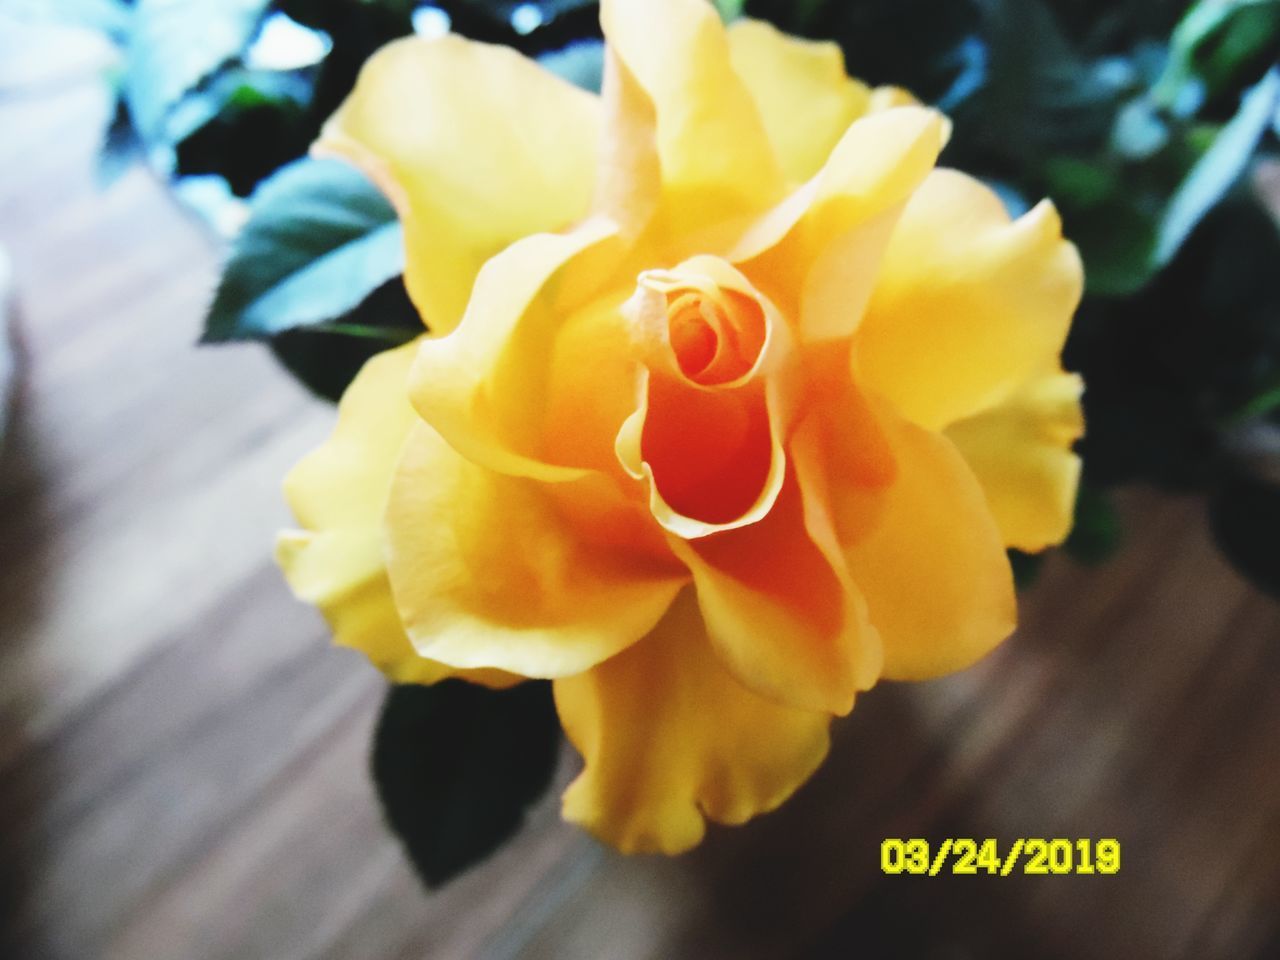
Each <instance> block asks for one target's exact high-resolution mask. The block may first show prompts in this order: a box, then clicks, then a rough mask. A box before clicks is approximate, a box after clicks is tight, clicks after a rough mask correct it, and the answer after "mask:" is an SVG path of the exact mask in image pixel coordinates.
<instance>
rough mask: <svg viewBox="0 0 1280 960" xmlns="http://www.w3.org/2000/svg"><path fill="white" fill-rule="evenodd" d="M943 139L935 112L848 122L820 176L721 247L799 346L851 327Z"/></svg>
mask: <svg viewBox="0 0 1280 960" xmlns="http://www.w3.org/2000/svg"><path fill="white" fill-rule="evenodd" d="M943 132H944V122H943V118H942V116H941V114H939V113H937V112H936V111H934V110H927V109H925V108H922V107H901V108H896V109H892V110H887V111H885V112H883V113H876V114H872V115H870V116H866V117H863V118H862V119H860V120H857V121H855V122H854V123H853V125H852V126H851V127H849V129H848V130H847V131H846V132H845V134H844V136H843V137H842V138H841V139H840V142H839V143H838V144H837V145H836V148H835V150H834V151H833V152H832V154H831V157H830V158H829V159H828V160H827V163H826V165H825V166H824V167H823V168H822V170H820V171H819V172H818V173H817V174H816V175H815V176H814V177H813V179H811V180H810V181H809V182H808V183H807V184H805V186H804V187H802V188H801V189H799V190H797V191H795V192H794V193H793V194H792V195H791V196H790V197H788V198H787V199H786V200H785V201H783V202H782V203H781V204H779V205H778V206H777V207H775V208H774V209H773V210H771V211H770V212H769V213H767V214H766V215H764V216H763V217H761V218H760V219H759V220H758V221H757V222H756V223H755V224H754V225H753V226H752V227H751V228H750V229H748V230H747V231H746V232H745V233H744V234H743V235H742V236H741V237H740V238H739V239H738V240H737V241H736V242H734V243H733V244H732V245H731V247H730V251H729V253H728V255H727V256H728V259H730V260H731V261H733V262H734V263H737V264H739V266H740V267H741V269H742V271H743V272H744V273H745V274H746V275H747V276H748V277H750V278H751V281H752V282H753V283H755V284H756V285H757V286H758V287H759V288H760V289H761V290H763V291H764V292H765V293H766V294H767V295H768V296H769V297H770V298H771V299H773V300H774V301H775V302H776V303H777V304H778V305H779V307H781V309H782V310H783V312H784V313H786V314H788V315H789V316H791V317H793V318H795V322H796V324H797V326H798V328H799V332H800V336H801V337H802V338H803V339H806V340H826V339H838V338H841V337H845V336H848V335H849V334H850V333H852V331H853V330H854V329H855V328H856V327H857V325H858V323H859V321H860V320H861V319H862V314H863V308H864V307H865V305H866V303H867V301H868V299H869V298H870V296H871V291H872V289H873V288H874V285H875V278H876V274H877V273H878V271H879V268H880V261H881V258H882V256H883V254H884V252H885V248H886V246H887V244H888V242H889V237H890V234H891V232H892V231H893V229H894V226H895V224H896V223H897V219H898V217H899V215H900V214H901V212H902V209H903V206H904V204H906V202H907V200H908V199H909V198H910V197H911V196H912V194H913V192H914V191H915V190H916V189H917V187H918V186H919V185H920V183H921V182H923V181H924V179H925V177H926V176H928V174H929V171H930V170H932V169H933V165H934V162H935V161H936V160H937V157H938V152H939V151H940V150H941V148H942V137H943Z"/></svg>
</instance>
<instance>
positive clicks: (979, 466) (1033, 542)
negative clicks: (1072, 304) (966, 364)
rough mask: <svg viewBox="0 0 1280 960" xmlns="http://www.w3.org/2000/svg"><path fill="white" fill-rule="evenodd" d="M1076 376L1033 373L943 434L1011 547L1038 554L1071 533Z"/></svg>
mask: <svg viewBox="0 0 1280 960" xmlns="http://www.w3.org/2000/svg"><path fill="white" fill-rule="evenodd" d="M1083 389H1084V384H1083V383H1082V382H1081V380H1080V378H1079V377H1077V376H1076V375H1075V374H1071V373H1063V372H1062V371H1060V370H1056V369H1054V370H1051V371H1050V372H1048V373H1045V374H1042V375H1040V376H1037V377H1034V378H1033V379H1032V380H1031V381H1030V382H1028V383H1027V384H1025V385H1024V386H1023V387H1021V388H1020V389H1019V390H1018V392H1017V393H1015V394H1014V395H1013V396H1012V397H1010V398H1009V399H1008V400H1006V401H1005V402H1004V403H1001V404H999V405H998V406H995V407H992V408H991V409H990V410H987V411H985V412H983V413H980V414H978V415H977V416H975V417H970V418H969V419H967V420H961V421H959V422H958V423H953V424H952V425H951V426H950V427H948V428H947V431H946V435H947V436H948V437H949V438H950V439H951V441H952V442H953V443H954V444H955V445H956V447H957V448H958V449H959V450H960V453H961V454H963V455H964V458H965V460H966V461H967V462H968V464H969V467H970V469H972V470H973V472H974V473H975V474H976V475H977V477H978V481H979V482H980V483H981V484H982V489H983V490H985V491H986V494H987V502H988V503H989V504H990V505H991V512H992V513H993V514H994V515H995V518H996V523H998V524H999V526H1000V533H1001V535H1002V536H1003V537H1004V542H1005V544H1006V546H1010V547H1017V548H1018V549H1019V550H1027V551H1036V550H1043V549H1044V548H1045V547H1049V546H1052V545H1053V544H1055V543H1061V542H1062V541H1063V540H1064V539H1065V538H1066V536H1067V534H1068V533H1069V532H1070V531H1071V522H1072V518H1073V513H1074V508H1075V500H1076V487H1077V485H1078V484H1079V480H1080V458H1079V457H1077V456H1076V455H1075V454H1074V453H1072V452H1071V447H1072V444H1074V443H1075V441H1076V440H1078V439H1079V438H1080V437H1081V436H1082V435H1083V433H1084V415H1083V413H1082V412H1081V410H1080V394H1081V392H1082V391H1083Z"/></svg>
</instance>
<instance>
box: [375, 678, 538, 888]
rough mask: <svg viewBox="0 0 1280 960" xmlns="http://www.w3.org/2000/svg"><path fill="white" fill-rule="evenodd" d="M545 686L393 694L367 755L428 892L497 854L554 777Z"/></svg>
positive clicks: (412, 689)
mask: <svg viewBox="0 0 1280 960" xmlns="http://www.w3.org/2000/svg"><path fill="white" fill-rule="evenodd" d="M559 743H560V724H559V721H558V720H557V718H556V711H555V704H554V703H553V701H552V698H551V685H550V684H549V683H547V682H545V681H530V682H526V683H522V684H520V685H519V686H516V687H513V688H511V689H509V690H500V691H499V690H489V689H486V688H485V687H480V686H475V685H473V684H468V683H464V682H462V681H460V680H446V681H444V682H443V683H438V684H436V685H434V686H430V687H422V686H402V687H392V688H391V691H390V693H389V694H388V695H387V700H386V704H385V705H384V706H383V710H382V717H381V719H380V720H379V722H378V730H377V733H376V735H375V740H374V747H373V777H374V780H375V782H376V783H377V786H378V795H379V797H380V798H381V800H382V807H383V812H384V813H385V814H386V818H387V822H388V823H389V824H390V825H391V828H392V830H394V831H395V832H396V834H397V835H398V836H399V837H400V839H401V841H402V842H403V843H404V846H405V850H406V851H407V852H408V854H409V858H410V859H411V860H412V861H413V864H414V866H415V867H417V869H418V873H419V874H420V875H421V877H422V879H423V880H424V881H425V882H426V884H427V885H428V886H431V887H437V886H440V885H442V884H444V883H446V882H447V881H448V880H450V879H452V878H453V877H454V876H456V875H457V874H459V873H461V872H462V871H463V870H465V869H467V868H468V867H471V866H473V865H474V864H476V863H478V862H479V861H480V860H482V859H484V858H485V857H487V856H488V855H489V854H491V853H493V852H494V851H495V850H497V849H498V847H499V846H501V845H502V844H503V843H504V842H505V841H506V840H508V839H510V837H511V836H512V835H513V834H514V833H515V832H516V829H517V828H518V827H519V826H520V823H521V822H522V820H523V819H524V815H525V811H526V809H527V808H528V807H529V806H530V805H531V804H533V803H534V802H535V801H536V800H537V799H538V798H539V797H541V796H542V794H543V793H544V792H545V791H546V789H547V787H548V786H549V785H550V783H551V777H552V774H553V773H554V772H555V766H556V759H557V755H558V750H559Z"/></svg>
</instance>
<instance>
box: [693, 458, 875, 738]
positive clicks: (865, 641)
mask: <svg viewBox="0 0 1280 960" xmlns="http://www.w3.org/2000/svg"><path fill="white" fill-rule="evenodd" d="M813 506H814V505H811V504H810V503H807V502H806V501H805V499H804V496H803V495H802V493H801V489H800V486H799V484H798V483H797V482H796V478H795V475H794V473H789V475H788V477H787V481H786V483H785V485H784V486H783V489H782V492H781V494H780V495H779V497H778V500H777V502H775V503H774V506H773V509H772V510H771V511H770V512H769V514H768V515H767V516H766V517H765V518H764V519H763V520H761V521H760V522H758V523H756V524H754V525H752V526H749V527H743V528H741V529H738V530H730V531H727V532H725V533H719V534H714V535H712V536H709V537H704V538H702V539H700V540H693V541H683V540H677V539H674V538H673V540H672V549H674V550H675V551H676V553H677V555H679V556H680V557H681V559H683V560H684V562H685V563H687V564H688V565H689V569H690V570H691V571H692V572H693V582H694V584H695V586H696V587H697V593H698V603H699V605H700V606H701V608H702V615H703V617H704V619H705V620H706V624H707V631H708V634H709V636H710V638H711V643H712V645H713V647H714V648H715V650H716V652H717V653H718V654H719V656H720V659H721V661H722V662H723V663H724V664H725V665H726V666H727V667H728V668H729V670H730V672H732V673H733V675H734V676H735V677H736V678H737V679H738V680H739V681H740V682H741V683H743V684H744V685H745V686H747V687H749V688H751V689H752V690H754V691H756V692H758V693H760V694H762V695H764V696H767V697H769V698H771V699H773V700H775V701H777V702H779V703H785V704H788V705H789V706H793V707H798V708H802V709H808V710H820V711H826V712H827V713H838V714H844V713H848V712H849V711H850V710H851V709H853V700H854V696H855V694H856V693H857V691H859V690H865V689H867V688H868V687H870V686H871V685H872V684H873V683H874V682H875V680H876V678H877V677H878V675H879V672H880V667H881V649H880V642H879V638H878V637H877V636H876V635H875V632H874V631H873V630H872V629H871V627H870V625H869V623H868V620H867V608H866V604H865V603H864V601H863V599H862V596H861V594H860V593H859V592H858V591H857V589H856V588H855V587H854V584H853V581H852V580H851V579H850V576H849V571H848V569H847V568H846V565H845V562H844V558H843V557H842V556H840V554H839V548H838V545H837V544H836V542H835V538H834V535H833V532H832V531H831V530H830V528H829V526H828V524H827V518H826V517H825V516H824V515H823V514H822V513H821V512H820V511H815V510H814V509H813Z"/></svg>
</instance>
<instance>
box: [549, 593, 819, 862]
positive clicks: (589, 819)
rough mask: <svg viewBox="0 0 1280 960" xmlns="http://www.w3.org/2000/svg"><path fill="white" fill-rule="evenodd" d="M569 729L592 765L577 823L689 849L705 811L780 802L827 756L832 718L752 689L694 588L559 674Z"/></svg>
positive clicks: (735, 813)
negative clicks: (644, 629) (568, 673)
mask: <svg viewBox="0 0 1280 960" xmlns="http://www.w3.org/2000/svg"><path fill="white" fill-rule="evenodd" d="M555 696H556V708H557V710H558V711H559V713H560V719H561V721H562V723H563V724H564V728H565V733H566V734H567V735H568V737H569V740H570V741H571V742H572V743H573V744H574V746H576V747H577V748H578V750H579V752H580V753H581V754H582V756H583V759H584V760H585V762H586V765H585V769H584V770H583V772H582V773H581V775H579V777H578V778H577V779H576V780H575V781H574V782H573V783H572V784H571V785H570V786H569V789H568V790H567V791H565V795H564V816H565V819H567V820H570V821H572V822H575V823H579V824H581V825H582V826H584V827H586V828H587V829H588V830H590V831H591V832H592V833H594V834H596V835H597V836H598V837H600V838H601V839H603V840H604V841H606V842H607V843H609V844H612V845H613V846H615V847H617V848H618V849H619V850H622V851H623V852H626V853H638V852H657V851H660V852H663V853H667V854H675V853H680V852H682V851H685V850H688V849H689V848H691V847H693V846H695V845H697V843H698V842H699V841H700V840H701V839H702V836H703V833H704V832H705V829H706V824H705V819H711V820H713V821H716V822H719V823H726V824H739V823H744V822H745V821H747V820H748V819H750V818H751V817H753V816H755V815H757V814H760V813H765V812H768V811H769V810H772V809H774V808H775V807H777V806H779V805H780V804H781V803H782V802H783V801H784V800H786V799H787V797H788V796H790V795H791V794H792V793H793V792H794V791H795V790H796V788H797V787H799V786H800V785H801V784H802V783H804V781H805V780H807V779H808V778H809V776H810V775H811V774H812V773H813V771H814V770H815V769H817V767H818V765H819V764H820V763H821V762H822V760H823V758H824V757H825V756H826V753H827V747H828V733H827V730H828V726H829V723H830V717H829V716H828V715H826V714H823V713H818V712H811V711H807V710H796V709H792V708H790V707H785V706H780V705H778V704H776V703H773V702H771V701H769V700H767V699H765V698H763V697H760V696H758V695H757V694H754V693H752V692H751V691H749V690H747V689H746V688H744V687H743V686H741V685H740V684H739V683H738V682H737V681H736V680H734V678H733V677H732V676H731V675H730V674H729V673H728V672H727V671H726V670H725V669H724V667H723V666H722V665H721V664H720V662H719V660H718V659H717V658H716V656H715V654H714V653H713V652H712V650H711V646H710V643H709V642H708V640H707V636H706V633H705V631H704V629H703V624H702V620H701V617H700V616H699V613H698V605H697V602H696V601H695V600H694V598H693V596H692V593H691V591H685V592H684V593H683V594H682V595H681V597H680V598H678V599H677V600H676V602H675V603H674V604H673V605H672V607H671V609H670V610H669V611H668V613H667V615H666V617H665V618H664V619H663V620H662V621H661V622H660V623H659V624H658V625H657V626H656V627H655V628H654V629H653V631H652V632H651V633H650V634H649V635H648V636H646V637H645V638H644V639H642V640H640V641H639V642H638V643H636V644H634V645H633V646H631V647H630V648H628V649H627V650H626V651H624V652H623V653H620V654H618V656H616V657H613V658H612V659H610V660H606V661H605V662H604V663H602V664H600V665H599V666H597V667H595V668H593V669H592V670H589V671H587V672H586V673H583V674H580V675H578V676H575V677H567V678H564V679H559V680H556V681H555Z"/></svg>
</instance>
